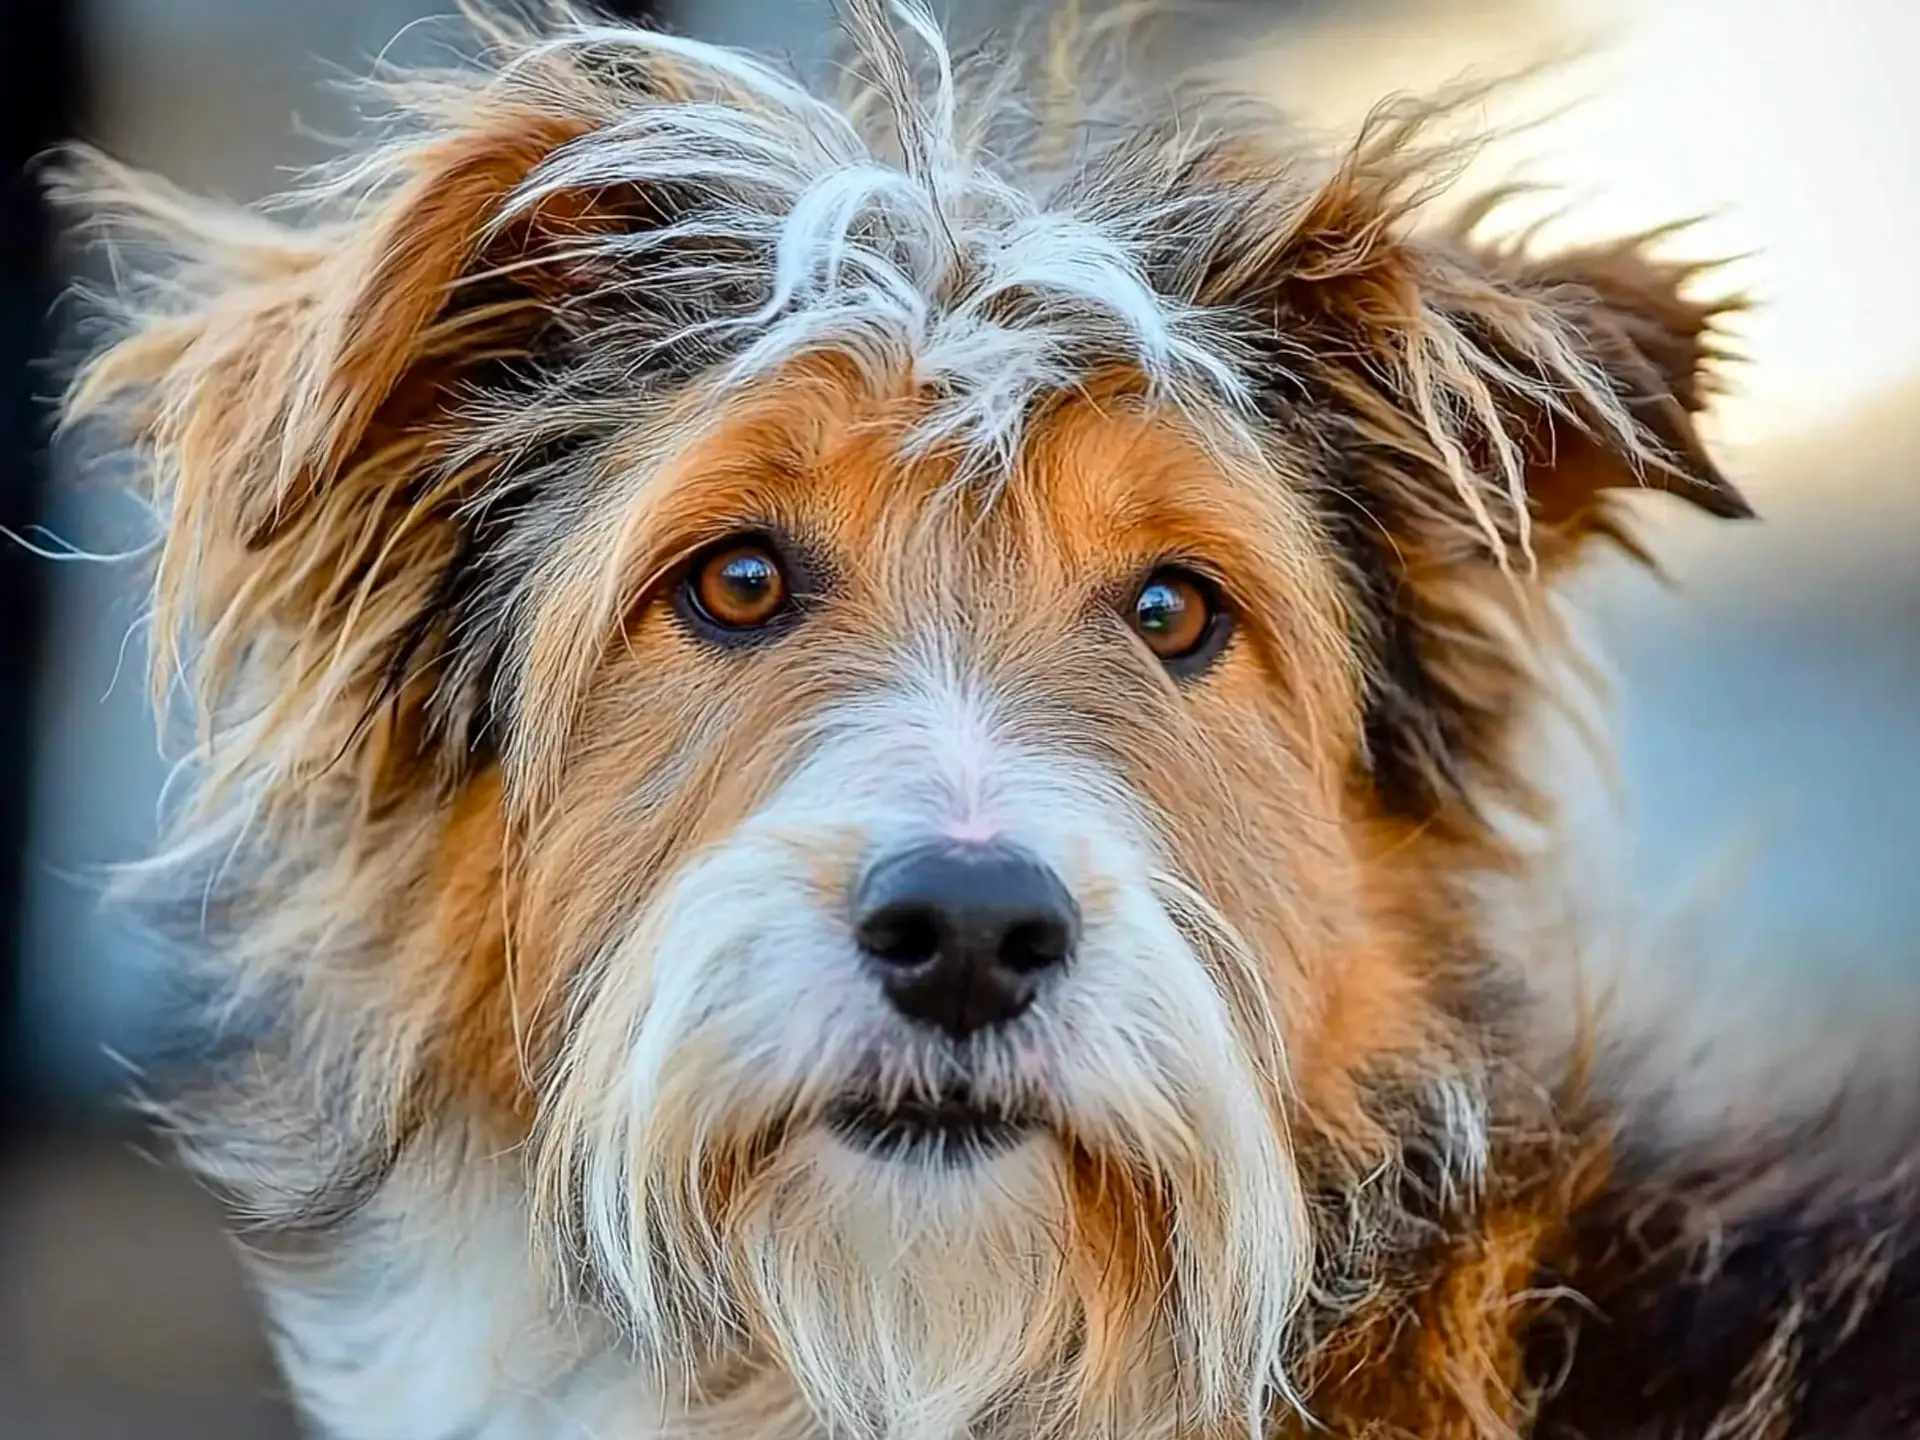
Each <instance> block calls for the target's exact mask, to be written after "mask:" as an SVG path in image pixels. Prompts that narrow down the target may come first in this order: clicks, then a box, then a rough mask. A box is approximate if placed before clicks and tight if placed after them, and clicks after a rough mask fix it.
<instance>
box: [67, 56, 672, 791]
mask: <svg viewBox="0 0 1920 1440" xmlns="http://www.w3.org/2000/svg"><path fill="white" fill-rule="evenodd" d="M672 84H673V81H672V77H670V76H668V75H665V74H663V73H661V72H660V71H659V69H658V67H642V66H639V65H637V64H629V65H627V66H626V67H624V68H623V69H619V70H615V69H614V68H613V67H611V66H609V67H606V68H605V70H604V72H603V73H589V72H588V71H587V70H586V69H585V68H584V67H583V66H582V65H580V64H578V63H574V62H569V61H566V60H563V59H561V58H553V59H552V60H551V61H550V62H546V61H543V60H542V59H541V57H540V56H539V55H538V54H537V53H536V54H535V55H533V56H532V57H531V58H528V57H522V58H521V59H520V61H519V63H517V64H516V65H514V66H512V67H510V68H509V69H507V70H505V71H503V72H502V73H501V74H499V75H495V76H492V77H487V76H481V75H475V76H473V77H449V78H443V79H436V80H433V81H429V82H419V81H416V82H410V83H409V84H408V86H407V87H406V88H405V89H404V90H403V91H401V92H399V97H398V98H399V100H400V102H401V105H402V108H403V112H404V113H405V115H406V117H407V119H408V120H409V122H410V129H409V131H408V133H407V134H405V135H404V136H403V137H402V138H399V139H397V140H394V141H391V142H389V143H388V144H387V145H386V146H384V147H383V148H381V149H379V150H377V151H375V152H373V153H372V154H370V155H367V156H363V157H357V158H356V160H355V162H354V163H353V165H352V167H351V168H350V169H343V170H342V172H341V174H342V175H343V176H344V179H342V180H341V181H340V183H338V184H336V185H333V186H330V187H325V188H322V189H320V190H318V191H316V192H315V193H313V194H309V195H306V196H303V197H298V198H300V199H301V200H302V201H303V202H305V203H304V215H305V218H304V219H303V220H295V221H288V220H281V219H269V218H266V217H264V216H262V215H260V214H257V213H252V212H247V211H240V210H236V209H232V208H223V207H218V206H214V205H209V204H203V203H200V202H198V201H194V200H190V199H188V198H186V197H183V196H181V195H179V194H178V193H176V192H174V191H172V190H171V189H169V188H167V187H166V186H165V185H163V184H162V183H161V182H159V181H157V180H153V179H151V178H148V177H144V176H140V175H137V174H134V173H132V172H130V171H127V170H125V169H123V168H121V167H119V166H117V165H114V164H112V163H111V162H108V161H105V160H103V159H99V158H97V157H88V156H81V157H80V158H79V160H78V161H77V162H76V163H75V165H74V166H73V167H72V168H71V169H70V170H69V172H68V174H67V175H66V177H65V189H66V191H67V198H68V199H69V200H70V201H71V202H72V203H73V204H74V205H76V206H77V207H78V208H80V209H82V210H83V211H86V212H89V213H90V214H91V215H92V216H93V217H95V218H97V219H99V220H100V221H102V222H103V224H104V226H105V228H107V229H108V231H109V233H110V234H112V233H115V232H118V233H119V234H120V235H123V236H125V238H127V239H128V240H131V241H133V242H135V245H134V246H130V247H129V248H128V250H127V255H128V257H129V259H128V261H127V265H128V266H130V267H132V268H133V269H134V270H135V271H136V273H139V272H142V271H144V280H143V281H142V282H140V283H139V284H138V286H137V288H135V289H134V290H133V291H132V293H130V294H129V295H127V296H126V297H124V298H125V300H126V304H127V309H128V311H129V317H128V319H129V324H128V326H127V330H126V333H125V334H124V336H123V338H121V339H120V340H119V341H118V342H117V343H115V344H113V345H112V346H111V347H110V348H108V349H106V350H105V351H104V353H102V354H100V355H99V356H98V358H97V359H95V361H94V362H93V363H92V365H91V366H90V367H89V368H88V369H87V370H86V371H85V372H84V373H83V374H82V376H81V378H80V380H79V382H78V383H77V385H76V387H75V389H74V391H73V393H72V396H71V398H70V403H69V409H68V413H69V417H70V418H80V417H88V416H102V415H104V417H105V418H106V419H108V420H111V421H112V422H114V423H115V425H116V426H117V430H118V434H119V436H120V437H121V438H122V439H124V441H125V442H126V444H127V445H128V446H129V447H130V448H131V449H132V450H133V452H134V453H135V455H136V456H137V457H138V460H139V462H140V465H141V468H142V470H143V472H144V478H145V480H146V482H147V485H148V487H149V488H150V490H151V493H152V496H153V498H154V500H155V502H156V508H157V509H158V511H159V516H160V521H161V524H162V526H163V532H162V535H161V537H160V546H159V555H158V566H157V575H156V579H155V613H154V617H153V619H154V631H155V643H154V672H155V683H156V687H157V689H158V691H159V693H160V698H161V699H162V700H163V701H164V700H165V699H166V697H167V693H168V692H169V691H170V690H171V689H172V687H173V685H174V683H175V682H176V680H177V679H178V678H179V677H180V676H181V675H182V674H186V675H189V676H190V678H191V683H192V685H193V688H194V690H195V691H196V699H197V701H198V706H197V708H198V714H199V718H200V721H201V724H202V727H203V731H204V732H207V733H211V732H213V731H218V732H219V733H220V734H221V736H222V739H223V742H224V743H223V745H222V746H221V747H220V754H219V756H218V759H219V761H220V763H221V764H222V766H223V769H224V770H225V771H226V772H227V773H233V772H237V771H239V770H240V769H242V768H250V767H261V766H267V767H271V769H272V771H273V772H274V773H276V774H277V775H279V776H280V777H281V778H282V779H293V778H298V777H300V776H302V775H311V774H314V773H317V772H318V771H321V770H325V769H328V768H329V767H334V766H337V765H339V764H340V762H342V761H343V760H345V759H348V758H349V757H351V758H354V759H356V760H359V759H366V760H368V761H369V763H370V764H373V765H374V768H376V769H377V768H379V766H380V765H384V764H386V763H388V762H393V761H404V760H408V759H411V758H417V756H418V755H419V754H420V753H421V752H422V750H423V746H424V743H425V742H424V738H423V737H424V733H425V732H426V731H428V730H435V731H438V732H443V733H442V734H441V738H442V739H444V740H445V741H446V747H445V748H446V749H447V750H448V751H450V752H453V753H454V754H455V755H456V760H457V757H458V755H459V754H461V753H464V752H465V751H467V750H469V749H471V748H472V746H473V745H474V744H476V743H478V742H477V738H476V737H477V735H478V732H479V731H480V730H481V729H482V728H483V712H484V710H485V708H486V705H487V703H488V702H487V696H486V694H485V693H484V692H485V691H486V689H487V685H488V677H487V674H486V673H485V672H486V668H487V665H486V661H485V660H484V659H483V658H479V659H476V658H474V657H473V656H471V655H469V657H468V658H467V659H466V660H465V661H463V662H462V664H463V665H464V669H463V670H462V671H461V673H457V674H456V673H454V670H453V666H452V664H451V662H450V661H449V659H448V656H447V654H446V653H444V652H445V651H446V648H447V645H448V635H449V633H450V632H452V631H454V630H456V629H464V630H466V631H471V630H473V629H475V628H476V627H477V628H479V629H484V628H485V627H484V625H483V624H479V623H478V620H479V616H480V612H481V611H484V610H485V609H486V608H487V606H486V604H485V603H484V597H476V596H473V595H470V594H465V593H463V587H465V586H467V585H469V583H470V581H471V577H472V575H473V573H474V571H475V569H476V567H474V566H473V565H472V564H471V563H469V562H470V561H471V559H472V556H473V552H474V551H475V550H476V548H479V547H484V546H485V545H487V544H489V543H492V541H491V538H490V537H491V534H492V532H490V531H489V530H488V528H487V527H488V526H489V525H495V524H496V523H497V521H498V520H499V518H500V515H501V513H502V511H503V509H508V510H510V509H511V507H512V506H513V505H514V504H515V503H520V502H519V501H516V500H515V498H514V497H515V495H516V494H518V493H520V492H524V490H525V489H526V484H525V483H523V482H524V481H525V474H524V468H525V467H524V462H526V461H527V459H528V457H527V456H525V455H521V456H498V455H494V456H476V455H474V454H472V453H470V452H471V450H472V448H473V447H471V445H469V446H468V447H467V451H465V452H463V451H462V449H461V448H460V447H459V446H458V445H457V444H456V443H455V436H456V434H457V433H458V432H459V428H460V427H458V426H457V425H455V424H454V423H453V421H454V419H455V417H456V416H458V415H459V414H461V413H462V411H463V407H464V408H465V409H466V410H472V409H473V408H474V407H475V406H476V405H477V404H483V403H485V402H486V400H487V398H488V397H489V396H490V395H491V396H492V397H493V403H494V404H495V405H496V408H498V406H499V405H501V404H502V403H505V404H506V405H508V406H509V407H513V408H517V409H518V410H519V411H520V412H521V413H522V414H524V413H525V412H526V411H528V410H537V409H538V407H537V406H536V405H535V404H534V403H533V402H534V398H535V397H536V396H537V394H538V389H537V387H538V383H539V381H540V379H541V377H542V375H543V373H544V371H543V368H542V361H543V358H545V357H547V356H548V355H549V353H550V352H551V351H553V349H554V347H556V346H561V345H564V344H566V343H567V340H568V336H569V333H570V330H569V327H570V326H574V327H576V329H575V331H574V332H573V333H577V324H578V321H577V317H569V315H568V313H567V303H566V302H567V299H568V296H569V292H570V291H573V290H577V289H579V288H581V283H580V282H581V279H582V276H581V274H580V273H579V265H580V264H581V263H583V262H581V261H579V259H578V257H579V255H580V254H581V253H582V250H583V247H582V245H581V244H580V242H581V240H582V238H583V237H584V236H586V235H587V234H588V233H589V232H592V231H595V230H604V229H606V228H609V227H612V226H616V225H617V226H632V227H639V226H643V225H646V224H649V223H657V218H658V217H657V214H656V213H655V206H654V201H655V199H656V197H649V196H643V195H635V194H629V193H622V192H621V191H620V190H619V188H618V187H615V186H610V185H603V186H599V187H594V188H584V189H583V188H568V187H566V186H564V185H555V186H550V187H541V188H539V189H537V191H536V192H534V193H533V196H532V199H531V200H530V199H529V198H528V192H527V190H526V188H525V187H526V185H527V182H528V181H529V177H534V176H536V172H538V171H539V168H540V167H541V166H542V164H543V162H546V161H548V160H549V159H550V158H551V157H553V156H555V155H556V154H557V153H559V152H561V151H562V150H563V149H564V147H565V146H567V144H568V143H569V142H570V141H572V140H574V139H576V138H578V137H580V136H582V135H585V134H587V133H589V132H590V131H592V130H593V129H595V128H596V127H599V126H603V125H605V124H607V123H608V122H609V119H610V117H612V116H614V115H624V116H626V117H627V118H629V119H631V117H632V116H634V115H635V114H636V113H638V112H639V111H640V110H641V109H642V108H643V107H644V106H645V105H646V104H647V103H648V102H650V101H652V100H655V99H658V98H661V97H662V96H663V95H664V94H665V92H666V91H667V90H668V88H670V86H671V85H672ZM156 251H158V252H159V253H161V254H163V255H164V256H165V257H166V258H165V259H164V261H163V262H162V263H161V264H159V265H157V266H156V265H154V264H153V263H152V261H151V260H150V259H149V258H145V257H150V256H151V255H152V254H153V253H155V252H156ZM123 268H124V267H123ZM515 395H517V396H518V397H519V398H518V400H517V402H516V401H515V400H514V399H513V398H512V397H514V396H515ZM502 396H505V397H507V398H506V400H505V401H504V402H503V401H502V399H501V397H502ZM467 434H468V436H469V438H470V436H471V427H468V431H467ZM523 434H524V427H523ZM516 462H522V472H523V473H522V474H521V476H520V477H519V478H518V479H517V480H516V479H515V477H513V476H507V477H505V478H503V475H502V471H503V469H510V468H511V467H512V465H513V464H514V463H516ZM516 486H517V489H516ZM483 491H484V492H485V493H484V494H483ZM495 598H496V599H497V598H498V597H495ZM463 606H465V608H466V610H467V611H469V612H471V613H465V614H463V613H460V612H461V610H462V607H463ZM493 608H495V609H499V608H501V607H499V606H497V605H496V606H494V607H493ZM429 700H431V702H432V703H431V706H430V705H429V704H428V701H429ZM382 738H384V739H385V740H387V741H390V742H395V743H387V744H380V743H374V742H376V741H378V740H379V739H382ZM399 742H404V743H399ZM371 778H372V777H371V775H369V779H371ZM281 788H283V789H284V788H285V787H281Z"/></svg>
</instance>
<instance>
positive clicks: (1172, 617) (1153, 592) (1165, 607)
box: [1139, 580, 1187, 635]
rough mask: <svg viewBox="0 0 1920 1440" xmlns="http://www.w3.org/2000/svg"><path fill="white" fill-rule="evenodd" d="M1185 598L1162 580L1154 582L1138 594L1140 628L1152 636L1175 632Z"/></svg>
mask: <svg viewBox="0 0 1920 1440" xmlns="http://www.w3.org/2000/svg"><path fill="white" fill-rule="evenodd" d="M1186 608H1187V606H1186V597H1184V596H1183V595H1182V594H1181V593H1180V591H1179V590H1177V589H1175V588H1174V587H1173V586H1172V585H1169V584H1167V583H1166V581H1164V580H1160V581H1156V582H1154V583H1153V584H1151V585H1149V586H1147V588H1146V589H1144V590H1142V591H1141V592H1140V605H1139V614H1140V628H1141V629H1142V630H1143V631H1145V632H1147V633H1148V634H1152V635H1163V634H1167V633H1169V632H1171V631H1174V630H1177V629H1178V628H1179V625H1180V617H1181V615H1182V614H1183V613H1184V612H1185V610H1186Z"/></svg>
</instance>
